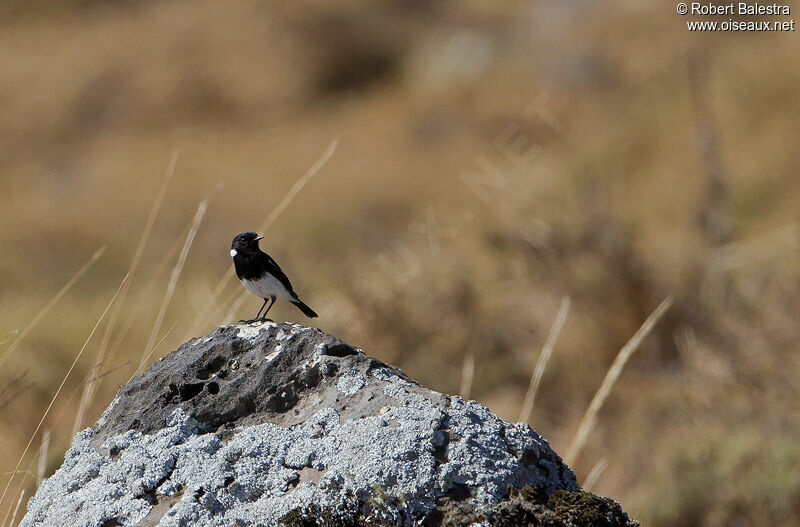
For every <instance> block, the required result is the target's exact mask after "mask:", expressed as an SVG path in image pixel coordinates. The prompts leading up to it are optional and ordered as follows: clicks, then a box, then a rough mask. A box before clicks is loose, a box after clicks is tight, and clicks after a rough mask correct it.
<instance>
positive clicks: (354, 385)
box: [21, 323, 578, 527]
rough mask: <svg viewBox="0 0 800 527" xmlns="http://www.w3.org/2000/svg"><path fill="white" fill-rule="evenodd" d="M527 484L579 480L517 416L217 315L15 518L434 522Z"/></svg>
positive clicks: (27, 524) (317, 334)
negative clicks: (215, 323) (215, 324)
mask: <svg viewBox="0 0 800 527" xmlns="http://www.w3.org/2000/svg"><path fill="white" fill-rule="evenodd" d="M526 487H530V488H537V489H539V492H541V493H543V494H542V495H544V496H555V495H556V494H554V493H556V492H557V491H559V490H563V491H568V492H573V491H577V490H578V487H577V484H576V482H575V477H574V475H573V474H572V471H571V470H570V469H569V467H567V466H566V465H565V464H564V463H563V462H562V461H561V459H560V458H559V457H558V455H557V454H556V453H555V452H554V451H553V450H552V449H551V448H550V447H549V445H548V444H547V442H546V441H545V440H544V439H543V438H542V437H541V436H539V435H538V434H537V433H536V432H534V431H533V430H532V429H531V428H530V427H529V426H528V425H527V424H524V423H509V422H506V421H503V420H502V419H500V418H499V417H497V416H496V415H494V414H493V413H491V412H490V411H489V410H488V409H486V408H485V407H483V406H481V405H479V404H477V403H475V402H472V401H464V400H463V399H461V398H460V397H455V396H449V395H445V394H441V393H438V392H434V391H431V390H428V389H426V388H424V387H422V386H420V385H419V384H417V383H416V382H414V381H413V380H411V379H409V378H408V377H407V376H406V375H405V374H404V373H403V372H402V371H401V370H399V369H397V368H394V367H392V366H389V365H387V364H384V363H382V362H381V361H379V360H377V359H374V358H372V357H369V356H368V355H366V354H364V352H362V351H361V350H359V349H356V348H353V347H352V346H350V345H348V344H346V343H344V342H342V341H340V340H338V339H336V338H335V337H333V336H331V335H328V334H325V333H323V332H321V331H319V330H314V329H310V328H305V327H302V326H299V325H295V324H275V323H264V324H254V325H247V326H223V327H220V328H218V329H217V330H215V331H214V332H212V333H211V334H209V335H208V336H206V337H203V338H201V339H193V340H191V341H189V342H187V343H186V344H184V345H183V346H181V347H180V348H179V349H177V350H176V351H173V352H172V353H170V354H169V355H167V356H166V357H164V358H163V359H162V360H159V361H157V362H155V363H154V364H152V365H151V366H150V367H149V368H148V369H147V370H146V371H145V372H143V373H142V374H139V375H137V376H136V377H134V378H133V379H132V380H131V381H130V382H129V383H128V384H127V385H125V386H124V387H122V388H120V390H119V392H118V394H117V397H116V398H115V400H114V401H113V402H112V404H111V405H110V406H109V408H108V409H107V410H106V412H105V413H104V414H103V416H102V417H101V418H100V419H99V420H98V422H97V423H96V424H95V425H94V426H93V427H91V428H89V429H87V430H84V431H82V432H80V433H79V434H78V435H76V437H75V439H74V441H73V444H72V448H70V450H69V451H68V452H67V454H66V456H65V460H64V464H63V465H62V467H61V468H60V469H59V470H58V471H57V472H56V473H55V474H54V475H53V476H52V477H50V478H48V479H47V480H46V481H45V482H44V483H43V484H42V486H41V487H40V488H39V491H38V492H37V493H36V495H35V496H34V497H33V498H32V499H31V501H30V503H29V504H28V513H27V515H26V516H25V518H24V519H23V522H22V524H21V525H22V526H23V527H31V526H34V525H48V526H49V525H70V526H87V527H88V526H97V527H101V526H109V525H138V526H156V525H158V526H164V527H167V526H169V527H178V526H190V525H192V526H195V525H204V526H205V525H207V526H219V527H230V526H232V525H236V526H240V527H244V526H269V525H277V524H279V523H280V522H283V523H284V524H286V522H287V521H289V520H291V519H292V518H294V520H293V521H295V522H302V521H306V520H303V518H304V516H303V514H302V511H312V510H313V511H316V512H314V521H317V520H319V521H322V520H323V519H324V518H327V519H328V520H330V521H341V522H343V523H341V524H342V525H345V524H347V523H346V522H347V521H369V522H373V523H370V525H377V524H381V523H383V524H386V525H412V524H418V523H419V522H424V521H427V522H428V524H431V523H430V522H432V521H434V522H438V524H442V522H445V521H450V520H449V519H448V518H454V517H455V516H453V515H452V514H450V513H449V512H447V511H448V510H451V509H453V508H454V507H455V508H457V509H459V510H470V511H486V510H492V508H493V507H497V506H498V504H502V503H505V502H508V500H509V497H510V493H513V489H522V488H526ZM476 518H478V517H477V516H476ZM365 519H366V520H365ZM309 521H310V520H309ZM298 525H306V524H303V523H300V524H298ZM320 525H334V524H333V523H328V524H320ZM353 525H355V524H353Z"/></svg>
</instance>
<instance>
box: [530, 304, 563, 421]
mask: <svg viewBox="0 0 800 527" xmlns="http://www.w3.org/2000/svg"><path fill="white" fill-rule="evenodd" d="M569 303H570V300H569V296H565V297H564V298H562V299H561V307H560V308H559V309H558V314H557V315H556V319H555V320H554V321H553V325H552V326H551V327H550V334H549V335H547V340H546V341H545V343H544V348H542V352H541V353H540V354H539V359H538V360H537V361H536V367H535V368H534V370H533V374H532V375H531V382H530V384H528V392H527V393H526V394H525V402H524V403H522V410H521V411H520V412H519V417H518V418H517V420H518V421H528V419H530V418H531V412H532V411H533V401H534V399H535V398H536V392H537V391H538V390H539V383H541V382H542V376H543V375H544V370H545V368H547V362H548V361H549V360H550V355H552V354H553V347H554V346H555V345H556V340H557V339H558V336H559V335H560V334H561V328H563V327H564V322H565V321H566V320H567V313H569Z"/></svg>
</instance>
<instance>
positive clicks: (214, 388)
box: [206, 382, 219, 395]
mask: <svg viewBox="0 0 800 527" xmlns="http://www.w3.org/2000/svg"><path fill="white" fill-rule="evenodd" d="M206 388H208V393H210V394H212V395H217V394H218V393H219V384H218V383H216V382H210V383H208V384H207V385H206Z"/></svg>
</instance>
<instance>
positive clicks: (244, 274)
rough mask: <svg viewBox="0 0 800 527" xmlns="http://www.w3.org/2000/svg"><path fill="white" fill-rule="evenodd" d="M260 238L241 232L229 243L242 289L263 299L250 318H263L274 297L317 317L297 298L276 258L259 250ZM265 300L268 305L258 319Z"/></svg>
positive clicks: (308, 315)
mask: <svg viewBox="0 0 800 527" xmlns="http://www.w3.org/2000/svg"><path fill="white" fill-rule="evenodd" d="M263 238H264V237H263V236H259V235H258V234H256V233H255V232H243V233H241V234H239V235H237V236H236V237H235V238H234V239H233V242H232V243H231V258H233V266H234V268H235V269H236V276H238V277H239V281H240V282H242V285H243V286H244V287H245V289H247V290H248V291H250V292H251V293H253V294H254V295H258V296H260V297H261V298H263V299H264V303H263V304H262V305H261V309H259V310H258V313H256V317H255V318H254V319H253V320H266V318H267V313H268V312H269V310H270V308H271V307H272V304H274V303H275V299H277V298H283V299H285V300H288V301H289V302H291V303H292V304H294V305H296V306H297V308H298V309H300V311H302V312H303V314H304V315H305V316H307V317H310V318H314V317H316V316H317V314H316V313H314V310H313V309H311V308H310V307H308V306H307V305H305V304H304V303H303V301H302V300H300V299H299V298H298V297H297V293H295V292H294V289H292V284H291V282H289V278H288V277H287V276H286V275H285V274H284V272H283V271H282V270H281V268H280V267H279V266H278V264H277V263H276V262H275V260H273V259H272V258H271V257H270V255H268V254H267V253H265V252H264V251H262V250H261V249H259V247H258V240H261V239H263ZM267 301H269V302H270V304H269V306H267V310H266V311H264V314H263V315H262V316H261V318H259V315H261V310H262V309H264V306H266V305H267Z"/></svg>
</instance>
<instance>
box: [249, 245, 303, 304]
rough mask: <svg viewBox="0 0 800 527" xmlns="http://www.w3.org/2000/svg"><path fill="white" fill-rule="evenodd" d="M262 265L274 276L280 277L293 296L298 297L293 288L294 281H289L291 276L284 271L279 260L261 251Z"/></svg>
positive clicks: (260, 259)
mask: <svg viewBox="0 0 800 527" xmlns="http://www.w3.org/2000/svg"><path fill="white" fill-rule="evenodd" d="M258 259H259V263H260V264H261V265H260V266H261V267H262V268H263V269H265V270H266V271H267V272H268V273H269V274H271V275H272V276H274V277H275V278H277V279H278V281H279V282H280V283H282V284H283V286H284V287H285V288H286V289H288V290H289V292H290V293H291V294H292V296H293V297H295V298H297V293H295V292H294V289H293V288H292V283H291V282H290V281H289V277H288V276H286V274H285V273H284V272H283V270H282V269H281V268H280V266H279V265H278V262H276V261H275V260H273V259H272V257H271V256H270V255H268V254H267V253H265V252H263V251H261V252H260V253H259V255H258Z"/></svg>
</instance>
